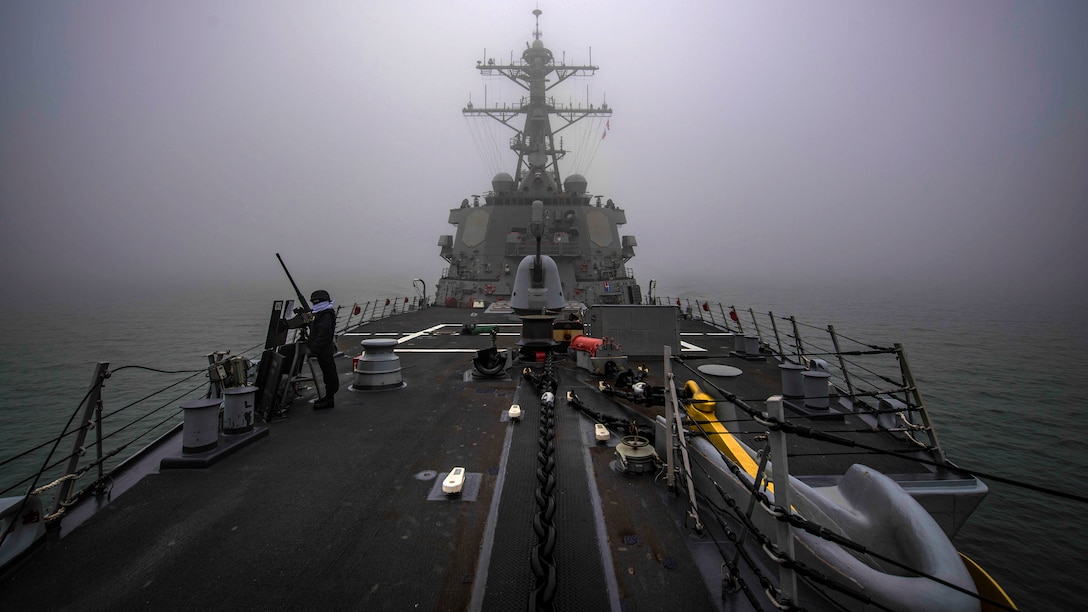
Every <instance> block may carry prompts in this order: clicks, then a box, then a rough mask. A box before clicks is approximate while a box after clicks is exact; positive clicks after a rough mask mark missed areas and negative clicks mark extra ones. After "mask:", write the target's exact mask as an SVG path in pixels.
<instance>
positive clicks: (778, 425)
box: [673, 357, 1088, 503]
mask: <svg viewBox="0 0 1088 612" xmlns="http://www.w3.org/2000/svg"><path fill="white" fill-rule="evenodd" d="M673 360H674V361H676V362H678V363H679V364H680V365H682V366H683V367H684V368H685V369H687V370H688V371H689V372H692V373H694V374H696V375H697V376H699V377H700V378H701V379H702V380H704V381H705V382H706V383H707V384H708V385H709V386H711V387H713V388H714V389H715V390H716V391H717V392H718V393H720V394H721V395H722V396H723V397H724V399H725V400H726V401H728V402H730V403H732V404H733V405H734V406H736V407H737V408H740V409H741V410H742V411H744V412H745V413H747V414H748V416H749V417H751V418H752V419H753V420H755V421H756V422H757V423H760V424H762V425H765V426H766V427H768V428H769V429H772V430H777V429H782V430H784V431H785V432H786V433H792V434H795V435H798V436H801V437H803V438H810V439H814V440H820V441H823V442H830V443H833V444H837V445H839V446H847V447H856V448H860V449H863V450H867V451H870V452H872V453H877V454H882V455H888V456H891V457H896V458H899V459H906V460H908V461H914V462H916V463H922V464H925V465H930V466H934V467H937V468H941V469H946V470H949V471H952V472H956V473H957V474H960V475H961V476H970V477H973V478H982V479H984V480H993V481H995V482H1000V483H1004V484H1007V485H1012V486H1015V487H1020V488H1024V489H1029V490H1031V491H1035V492H1037V493H1045V494H1047V495H1053V496H1055V497H1062V498H1065V499H1069V500H1073V501H1077V502H1081V503H1088V497H1085V496H1083V495H1077V494H1075V493H1068V492H1066V491H1060V490H1057V489H1052V488H1049V487H1044V486H1041V485H1037V484H1034V483H1030V482H1022V481H1018V480H1014V479H1012V478H1005V477H1003V476H998V475H996V474H991V473H988V472H983V471H980V470H975V469H971V468H964V467H960V466H958V465H955V464H952V463H948V462H940V461H935V460H931V459H925V458H922V457H915V456H913V455H908V454H905V453H900V452H896V451H891V450H886V449H882V448H878V447H875V446H870V445H867V444H864V443H861V442H857V441H855V440H851V439H849V438H843V437H841V436H836V435H832V434H828V433H826V432H824V431H822V430H819V429H816V428H814V427H810V426H807V425H798V424H796V423H794V422H792V421H790V420H788V419H787V420H784V421H778V419H775V418H774V417H771V416H769V415H766V414H765V413H759V412H757V411H756V410H755V409H753V408H752V407H751V406H749V405H748V404H746V403H745V402H744V401H743V400H741V399H739V398H737V396H736V395H734V394H732V393H730V392H729V391H726V390H725V389H722V388H721V387H719V386H717V385H716V384H714V383H713V382H711V381H709V380H707V379H706V378H705V377H703V376H702V375H701V374H698V373H697V371H696V370H695V369H694V368H691V367H690V366H688V365H687V364H685V363H684V361H683V360H682V359H680V358H678V357H674V358H673Z"/></svg>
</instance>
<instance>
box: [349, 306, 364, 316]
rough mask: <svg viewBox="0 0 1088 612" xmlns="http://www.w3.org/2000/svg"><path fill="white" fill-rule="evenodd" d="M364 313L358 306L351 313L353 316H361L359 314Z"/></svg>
mask: <svg viewBox="0 0 1088 612" xmlns="http://www.w3.org/2000/svg"><path fill="white" fill-rule="evenodd" d="M362 311H363V310H362V309H361V308H359V305H358V304H356V305H355V309H354V310H352V311H351V314H353V315H357V314H359V313H360V312H362Z"/></svg>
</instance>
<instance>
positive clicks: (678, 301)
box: [676, 298, 680, 306]
mask: <svg viewBox="0 0 1088 612" xmlns="http://www.w3.org/2000/svg"><path fill="white" fill-rule="evenodd" d="M676 305H677V306H679V305H680V298H676Z"/></svg>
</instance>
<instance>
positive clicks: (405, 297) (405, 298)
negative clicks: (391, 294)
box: [404, 296, 408, 304]
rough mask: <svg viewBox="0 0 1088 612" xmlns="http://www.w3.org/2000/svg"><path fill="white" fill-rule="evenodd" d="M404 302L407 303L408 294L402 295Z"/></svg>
mask: <svg viewBox="0 0 1088 612" xmlns="http://www.w3.org/2000/svg"><path fill="white" fill-rule="evenodd" d="M404 303H405V304H407V303H408V296H404Z"/></svg>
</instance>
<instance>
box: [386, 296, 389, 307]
mask: <svg viewBox="0 0 1088 612" xmlns="http://www.w3.org/2000/svg"><path fill="white" fill-rule="evenodd" d="M385 305H386V306H388V305H389V298H385Z"/></svg>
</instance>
